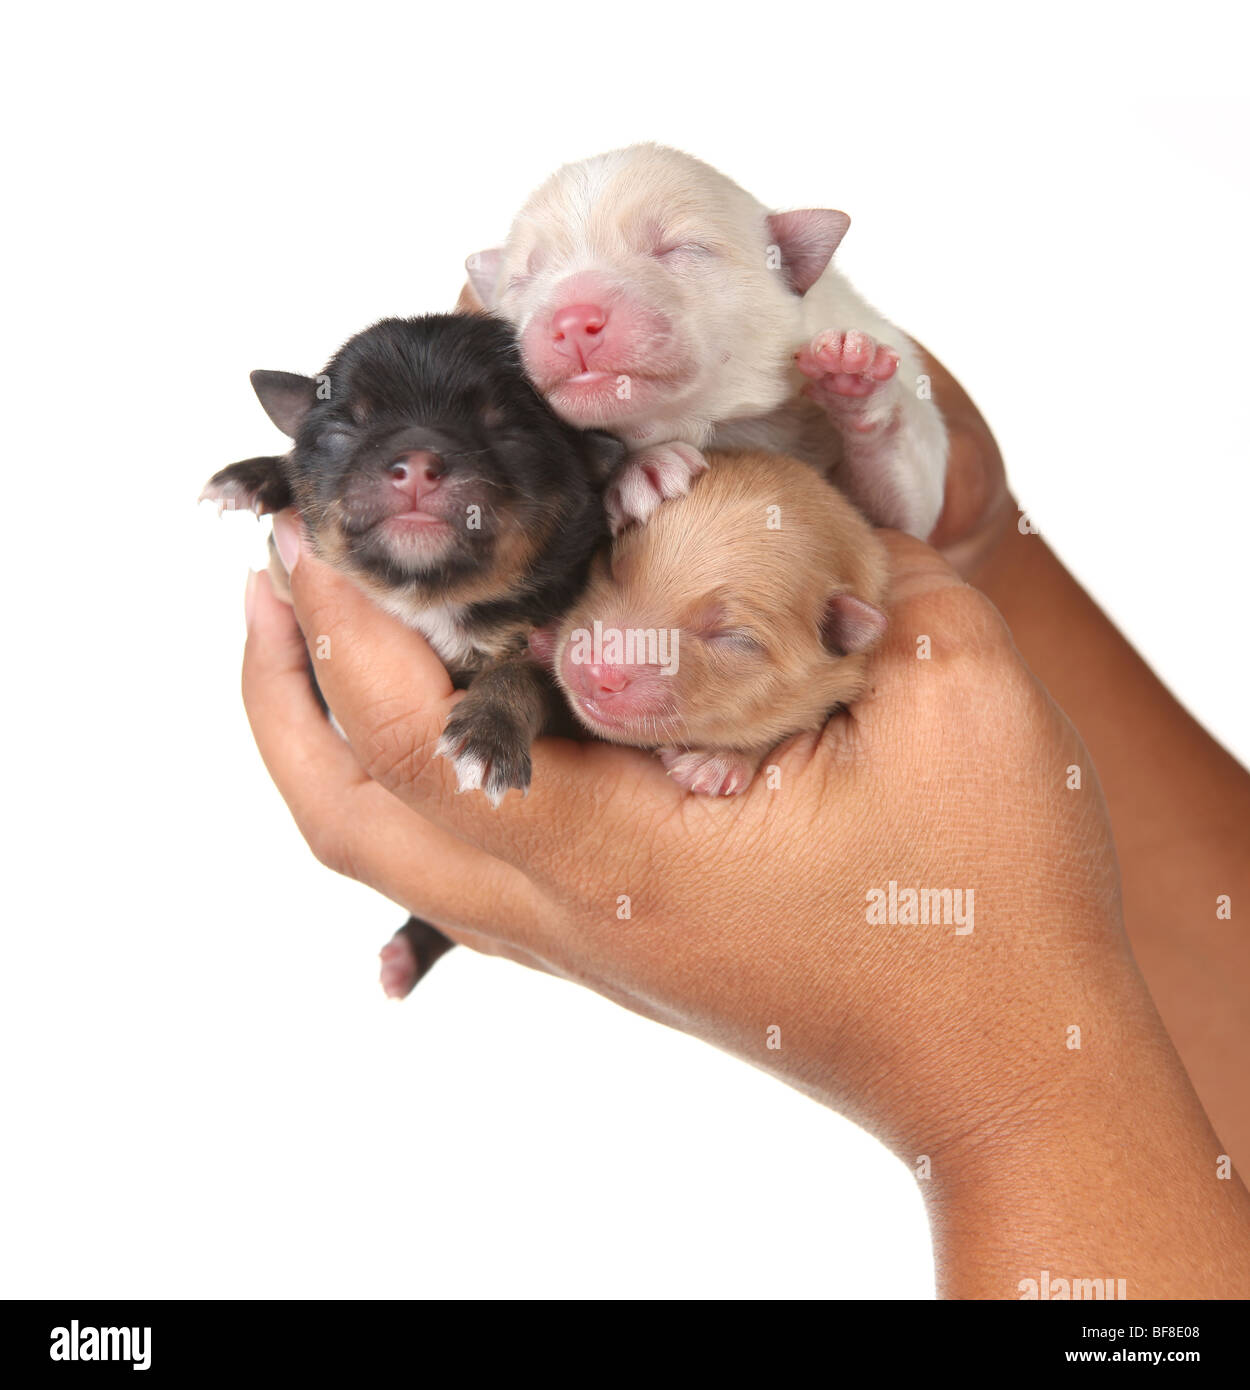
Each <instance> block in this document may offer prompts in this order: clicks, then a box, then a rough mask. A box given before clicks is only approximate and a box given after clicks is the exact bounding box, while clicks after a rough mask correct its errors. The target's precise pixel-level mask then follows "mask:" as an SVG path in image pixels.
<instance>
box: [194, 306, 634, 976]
mask: <svg viewBox="0 0 1250 1390" xmlns="http://www.w3.org/2000/svg"><path fill="white" fill-rule="evenodd" d="M252 384H253V386H254V387H255V389H256V393H257V395H258V396H259V397H260V400H261V404H262V405H263V406H264V407H265V410H266V412H267V413H268V414H269V416H270V418H271V419H272V420H273V421H274V423H275V424H276V425H278V427H279V428H280V429H282V430H284V431H285V432H287V433H288V434H289V435H291V436H292V438H293V439H294V447H293V448H292V449H291V451H290V452H289V453H288V454H285V455H283V456H280V457H274V458H254V459H247V460H245V461H244V462H242V463H236V464H232V465H231V466H230V467H229V468H225V469H223V470H222V471H221V472H220V473H218V474H216V475H215V476H214V477H213V478H212V480H211V481H210V483H209V485H208V487H207V488H206V489H205V496H208V497H215V498H217V499H219V500H222V501H226V502H229V503H230V504H231V505H233V506H240V505H245V506H250V507H253V508H254V509H255V510H256V511H258V512H266V511H280V510H282V509H283V508H285V507H288V506H295V507H296V508H298V510H299V513H300V516H301V518H302V520H303V523H304V526H305V528H306V530H307V531H308V533H309V534H310V536H311V537H312V541H313V544H314V546H315V548H316V549H317V550H318V552H319V553H320V554H321V555H322V556H323V557H324V558H326V559H329V560H330V561H331V563H333V564H335V565H336V566H337V567H338V568H340V569H342V570H343V571H344V572H345V573H347V574H349V575H351V576H352V577H353V578H355V579H356V580H357V582H358V583H360V584H361V586H362V587H363V588H365V590H366V592H369V593H371V594H373V596H374V597H376V598H380V599H381V600H383V601H384V602H387V603H388V606H391V605H393V603H394V602H395V601H402V606H403V608H404V609H405V610H407V611H408V612H409V614H410V615H412V619H413V621H414V625H416V626H420V625H421V624H420V610H421V609H423V608H424V609H430V608H434V607H439V608H443V607H445V606H446V605H454V607H455V610H456V612H457V613H458V614H460V617H459V629H458V636H459V637H463V638H465V639H466V641H465V642H464V643H460V642H457V643H456V647H457V650H456V651H451V650H447V651H441V652H440V655H442V656H443V659H444V661H445V662H446V663H447V665H448V667H449V669H450V670H451V673H452V676H453V678H454V679H455V681H456V683H457V684H458V685H461V686H468V688H469V694H468V696H467V697H466V699H465V700H464V701H463V702H462V703H461V704H460V705H459V706H458V707H457V709H456V711H455V713H454V717H453V719H452V720H451V721H449V726H448V729H447V731H446V732H445V734H444V737H443V740H442V742H441V743H440V751H442V752H443V753H444V755H445V756H447V757H449V758H450V759H452V761H453V762H454V763H455V764H456V768H457V774H458V776H459V778H460V780H461V784H462V786H463V785H464V784H465V780H466V777H469V779H470V785H480V786H481V787H482V789H483V790H484V792H485V793H486V794H487V795H489V796H491V798H492V799H493V800H495V801H496V802H497V801H498V799H499V798H500V797H502V796H503V795H504V794H505V793H506V792H507V791H508V790H509V789H510V788H516V789H519V790H521V791H525V790H526V789H527V788H528V786H529V782H530V751H529V750H530V743H531V742H532V740H533V738H534V737H535V736H536V735H537V733H538V732H539V731H540V729H541V728H542V726H543V724H544V722H545V720H547V719H550V718H551V716H552V714H553V713H556V712H558V711H559V710H561V709H562V708H563V702H562V701H560V700H559V699H558V698H556V697H554V696H553V693H552V689H551V683H550V678H549V677H548V676H547V674H546V673H545V672H544V671H542V670H541V669H540V668H539V666H537V665H536V664H534V663H533V662H532V661H531V660H530V659H529V654H528V638H529V634H530V633H531V632H532V631H533V629H534V628H536V627H543V626H547V625H549V624H551V623H552V622H554V621H555V620H556V619H558V618H559V617H560V616H561V614H562V613H563V612H564V611H565V610H566V609H567V608H568V607H569V606H570V605H571V604H572V602H573V601H574V600H575V599H576V598H577V596H578V595H579V593H580V592H581V590H582V588H583V586H584V584H585V581H586V576H587V571H588V568H589V564H590V560H591V557H592V555H593V553H594V551H595V549H596V547H597V546H598V545H599V543H600V541H601V540H604V539H606V536H607V524H606V520H605V517H604V511H603V504H602V498H601V493H602V487H603V484H604V482H605V481H606V479H607V477H608V475H609V474H610V472H611V471H612V468H613V467H614V466H615V464H616V463H617V462H618V461H619V460H620V458H621V456H622V454H623V452H624V451H623V446H622V445H621V444H620V443H619V442H618V441H616V440H614V439H612V438H611V437H610V436H607V435H602V434H596V433H588V432H584V431H581V430H578V429H576V428H574V427H573V426H572V425H569V424H567V423H566V422H564V421H562V420H561V419H560V418H559V417H558V416H556V415H555V414H554V413H553V411H552V410H551V408H550V407H549V406H548V405H547V403H546V401H545V400H544V399H543V398H542V397H541V396H540V395H539V394H538V392H537V391H535V389H534V387H533V386H532V385H531V384H530V382H529V379H528V378H527V377H526V375H525V372H524V370H523V368H522V366H521V359H520V354H519V352H518V350H517V345H516V340H515V337H514V335H513V332H512V329H511V328H510V327H508V326H507V325H505V324H503V323H501V322H499V321H498V320H496V319H489V318H481V317H477V316H467V315H454V314H432V315H429V316H427V317H424V318H415V319H384V320H382V321H381V322H380V323H377V324H375V325H374V326H373V327H372V328H369V329H366V330H365V331H364V332H363V333H359V334H357V335H356V337H354V338H352V339H350V340H349V341H348V342H347V343H345V344H344V346H343V347H342V348H340V350H339V351H338V352H337V353H336V354H335V355H334V357H333V358H332V359H331V360H330V362H329V364H328V365H327V367H326V369H325V371H324V372H323V373H321V374H320V375H319V376H318V377H315V378H313V377H300V376H295V375H293V374H292V373H289V372H254V373H253V374H252ZM414 450H428V451H430V452H432V453H434V454H437V455H438V456H439V458H440V459H441V460H442V461H443V463H444V464H445V465H446V468H447V472H446V474H445V479H444V481H445V485H446V488H445V491H446V495H448V496H454V497H455V498H456V499H457V501H458V502H459V501H463V503H464V507H463V508H462V510H463V512H464V513H465V514H464V515H463V516H461V515H460V514H459V513H458V512H456V513H452V514H451V515H449V518H448V520H449V524H451V525H452V533H451V536H450V539H449V542H448V544H447V545H446V547H445V548H444V549H443V550H442V552H441V553H439V554H438V556H437V559H436V560H433V561H428V560H426V559H423V558H421V557H419V556H418V557H417V558H415V559H414V558H413V557H412V556H409V555H401V557H400V558H399V559H397V557H396V553H395V551H394V550H393V549H392V548H391V547H390V546H389V545H388V544H387V542H386V540H385V538H384V536H383V535H382V534H380V532H379V527H378V523H379V522H380V521H383V520H385V512H384V510H380V507H382V506H383V504H381V503H379V501H378V497H379V490H380V486H381V482H382V480H383V479H384V477H385V474H386V472H387V470H388V469H389V468H390V467H391V465H392V464H393V463H394V461H395V460H396V458H397V456H403V455H405V454H406V453H408V452H410V451H414ZM440 486H442V484H441V483H440ZM474 507H476V508H477V509H478V515H477V518H476V519H477V520H478V521H479V522H480V525H479V526H477V527H473V526H471V525H470V524H469V519H468V518H469V514H470V512H471V510H472V509H473V508H474ZM453 516H454V521H453V520H452V517H453ZM516 554H520V555H521V556H522V558H521V560H520V562H519V563H515V564H514V563H511V562H509V561H508V560H507V558H506V557H508V556H513V555H516ZM414 610H415V611H414ZM465 647H468V648H469V650H468V652H467V654H466V651H465V650H464V648H465ZM475 677H476V678H477V679H475ZM314 685H315V681H314ZM318 696H320V692H318ZM323 703H324V702H323ZM557 718H558V714H557ZM466 768H469V769H471V771H470V772H466ZM474 778H476V779H477V780H476V781H474V780H473V779H474ZM405 930H406V931H407V932H408V934H409V937H410V945H412V947H413V950H414V953H415V954H416V956H417V959H418V964H419V972H420V973H424V971H425V970H426V969H428V968H429V966H430V965H431V964H432V963H433V961H434V960H436V959H437V958H438V956H439V955H440V954H441V953H442V951H443V950H445V949H446V948H447V945H448V944H449V943H447V942H446V939H445V938H444V937H442V936H441V934H439V933H438V932H437V930H436V929H435V928H433V927H431V926H429V925H428V924H426V923H421V922H418V921H417V920H416V919H410V922H409V926H408V928H406V929H405Z"/></svg>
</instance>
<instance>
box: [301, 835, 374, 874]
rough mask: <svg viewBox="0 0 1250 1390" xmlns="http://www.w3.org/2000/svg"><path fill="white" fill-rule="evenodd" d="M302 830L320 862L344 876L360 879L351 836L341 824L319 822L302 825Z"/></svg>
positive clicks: (309, 846) (314, 856)
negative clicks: (331, 824)
mask: <svg viewBox="0 0 1250 1390" xmlns="http://www.w3.org/2000/svg"><path fill="white" fill-rule="evenodd" d="M301 831H302V833H303V836H304V839H305V840H306V841H307V842H308V848H309V849H310V850H311V851H312V855H313V858H314V859H315V860H316V861H317V863H318V864H321V865H323V866H324V867H325V868H327V869H329V870H330V871H331V872H332V873H336V874H339V875H340V876H341V877H343V878H351V879H356V880H359V877H360V876H359V874H358V873H357V871H356V859H355V855H354V854H353V853H352V848H351V844H350V842H349V837H348V836H347V834H346V833H345V832H344V830H343V828H342V827H341V826H337V825H334V826H330V825H325V824H323V823H320V822H319V823H317V824H314V825H307V826H301Z"/></svg>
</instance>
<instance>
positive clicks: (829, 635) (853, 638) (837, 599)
mask: <svg viewBox="0 0 1250 1390" xmlns="http://www.w3.org/2000/svg"><path fill="white" fill-rule="evenodd" d="M885 628H886V616H885V614H884V613H883V612H882V611H881V610H880V609H879V608H878V607H877V606H876V604H875V603H868V602H867V601H866V600H864V599H862V598H856V597H855V595H854V594H834V595H833V597H832V598H831V599H829V601H828V602H827V603H826V604H825V616H824V621H823V622H822V623H821V625H820V636H821V640H822V641H823V642H824V644H825V646H826V647H828V649H829V650H830V651H831V652H834V653H835V654H836V655H838V656H850V655H851V653H852V652H864V651H867V650H868V648H869V647H871V646H873V645H874V644H875V643H876V642H878V641H879V640H880V638H881V636H882V634H883V633H884V632H885Z"/></svg>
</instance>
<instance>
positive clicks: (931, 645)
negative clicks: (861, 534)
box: [872, 530, 1010, 699]
mask: <svg viewBox="0 0 1250 1390" xmlns="http://www.w3.org/2000/svg"><path fill="white" fill-rule="evenodd" d="M879 534H880V536H881V538H882V540H883V541H884V542H885V545H886V549H887V551H888V553H889V557H890V590H889V597H888V604H887V606H888V617H889V623H888V625H887V627H886V636H885V641H884V642H883V643H882V644H881V646H880V647H879V648H877V650H876V651H875V652H874V653H873V658H872V659H873V664H874V666H877V667H880V665H881V664H882V663H884V662H888V661H890V660H891V659H894V658H898V659H902V660H903V661H904V662H906V663H909V664H911V665H913V666H914V665H915V663H916V660H917V658H920V659H922V660H934V661H940V660H942V659H944V658H949V657H952V656H954V655H955V654H957V653H961V654H965V655H967V654H982V655H984V654H985V653H986V652H987V651H988V650H989V649H990V648H994V647H998V646H1000V645H1001V644H1002V642H1004V641H1007V642H1010V633H1009V632H1008V631H1007V626H1006V624H1005V623H1004V622H1003V619H1002V615H1001V614H1000V613H999V612H998V610H997V609H996V608H995V607H994V605H993V604H992V603H991V602H990V601H989V599H987V598H986V597H985V595H984V594H982V593H981V592H980V591H979V590H977V589H975V588H973V587H972V585H970V584H968V583H966V582H965V581H964V580H963V579H962V578H961V577H960V575H959V573H958V572H957V571H956V570H955V569H954V568H953V566H952V565H951V563H950V561H949V560H947V559H946V557H945V556H943V555H940V554H938V552H937V551H936V550H934V549H933V548H932V546H929V545H926V544H925V543H924V542H923V541H918V540H916V538H915V537H914V536H908V535H905V534H904V533H903V532H901V531H886V530H883V531H881V532H880V533H879ZM892 689H893V693H894V695H895V696H897V697H899V698H903V699H905V698H907V695H906V691H907V687H906V685H905V684H903V685H898V684H895V685H894V686H893V687H892Z"/></svg>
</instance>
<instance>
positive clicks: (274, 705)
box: [243, 574, 546, 931]
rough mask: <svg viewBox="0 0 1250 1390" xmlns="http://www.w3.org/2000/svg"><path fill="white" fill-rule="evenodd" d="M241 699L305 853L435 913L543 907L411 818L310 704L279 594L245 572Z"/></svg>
mask: <svg viewBox="0 0 1250 1390" xmlns="http://www.w3.org/2000/svg"><path fill="white" fill-rule="evenodd" d="M251 584H252V587H251V592H250V605H249V606H250V609H251V617H250V622H249V630H248V639H247V646H246V648H245V649H244V658H243V700H244V705H245V707H246V709H247V714H248V719H249V721H250V723H251V726H252V732H253V735H254V736H255V739H256V744H257V747H258V748H259V749H260V754H261V757H262V758H263V760H264V762H265V766H266V767H267V768H268V770H269V774H270V776H271V777H272V778H273V781H274V784H275V785H276V786H277V788H278V791H279V793H280V794H281V796H282V798H283V800H284V801H285V802H286V803H287V805H288V806H289V807H290V809H291V814H292V816H293V817H294V819H295V823H296V825H297V826H298V827H299V830H300V833H301V834H302V835H303V836H304V838H305V839H306V840H308V842H309V844H310V845H311V846H312V848H313V852H314V853H315V854H316V856H317V858H318V859H320V860H321V861H322V862H323V863H326V864H328V865H329V866H330V867H331V868H334V869H335V870H336V871H337V872H340V873H344V874H346V875H348V876H349V877H351V878H355V879H358V880H359V881H360V882H362V883H367V884H368V885H369V886H370V887H372V888H376V889H377V890H378V891H379V892H380V893H382V894H384V895H385V896H386V897H388V898H390V899H391V900H392V901H393V902H398V903H402V905H403V906H404V907H406V908H407V909H408V910H409V911H410V912H412V913H414V914H415V915H416V916H419V917H428V918H431V919H433V920H435V921H437V922H438V923H439V924H440V925H442V924H444V923H446V924H450V925H456V926H463V927H474V928H478V929H482V928H493V927H495V926H496V925H497V921H498V918H499V916H500V913H501V911H506V912H507V914H508V915H509V917H510V918H511V919H512V925H514V926H515V928H516V929H517V930H522V931H524V930H528V928H529V926H530V925H531V924H532V923H534V922H536V921H538V920H540V919H541V918H542V917H543V916H544V915H545V912H546V909H545V908H544V907H542V906H540V904H539V901H538V896H537V894H536V892H535V890H534V889H533V886H532V885H531V884H530V883H529V882H528V881H527V880H526V879H525V877H524V875H523V874H520V873H518V872H517V871H516V870H515V869H513V868H512V867H511V866H510V865H507V864H503V863H501V862H500V861H498V860H494V859H491V858H490V857H489V856H488V855H486V854H484V853H483V852H481V851H480V850H476V849H473V848H471V847H470V846H468V845H466V844H465V843H464V842H463V841H460V840H458V839H456V838H455V837H453V836H451V835H449V834H447V833H446V832H445V831H441V830H439V829H438V828H437V827H435V826H433V825H430V824H429V823H428V822H425V821H423V820H422V819H421V818H420V817H419V816H418V815H416V814H415V813H414V812H413V811H412V810H410V809H409V808H408V807H406V806H405V805H404V804H403V803H402V802H400V801H398V800H397V799H396V798H395V797H393V796H391V795H390V793H389V792H387V791H386V790H385V789H384V788H383V787H381V786H379V785H378V784H377V783H376V782H374V781H373V780H372V779H371V778H370V777H369V776H368V775H367V774H366V773H365V772H364V770H363V769H362V768H361V766H360V764H359V762H358V761H357V759H356V756H355V754H354V753H353V752H352V750H351V748H350V746H349V745H348V743H347V742H346V741H345V740H344V739H343V738H342V737H341V736H340V735H339V734H338V733H336V732H335V730H334V729H333V727H332V726H331V724H330V722H329V720H327V719H326V717H325V715H324V714H323V713H322V710H321V706H320V705H319V704H318V703H317V700H316V697H315V696H314V694H313V690H312V686H311V683H310V681H309V676H308V649H307V647H306V646H305V644H304V639H303V637H302V635H301V634H300V630H299V628H298V626H297V625H296V622H295V617H294V614H293V613H292V611H291V608H290V605H289V604H286V603H284V602H282V601H281V600H280V599H278V598H277V597H276V596H275V595H274V592H273V588H272V586H271V584H270V582H269V577H268V575H266V574H260V575H256V576H254V577H253V579H252V581H251Z"/></svg>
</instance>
